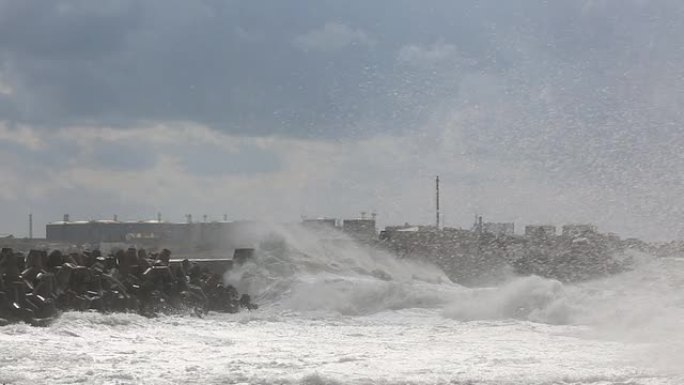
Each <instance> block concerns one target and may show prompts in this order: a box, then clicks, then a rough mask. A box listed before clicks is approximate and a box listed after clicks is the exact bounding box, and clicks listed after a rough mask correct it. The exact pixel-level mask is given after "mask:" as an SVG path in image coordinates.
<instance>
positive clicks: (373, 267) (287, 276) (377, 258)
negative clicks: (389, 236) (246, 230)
mask: <svg viewBox="0 0 684 385" xmlns="http://www.w3.org/2000/svg"><path fill="white" fill-rule="evenodd" d="M224 278H225V282H226V283H228V284H231V285H233V286H235V287H236V288H237V289H238V290H239V291H245V292H249V293H253V296H254V297H255V299H256V300H257V301H260V303H262V304H264V305H266V306H269V305H271V306H279V307H282V308H286V309H293V310H301V311H319V310H324V311H334V312H338V313H340V314H368V313H373V312H378V311H383V310H392V309H401V308H411V307H438V306H441V305H443V304H445V303H446V302H448V301H449V298H450V297H451V295H452V292H453V291H458V290H461V289H462V288H461V287H460V286H458V285H454V284H453V283H451V281H450V280H449V279H448V278H447V277H446V275H445V274H444V273H443V272H442V271H441V270H439V269H438V268H437V267H435V266H433V265H430V264H427V263H422V262H418V261H411V260H400V259H397V258H395V257H394V256H392V255H391V254H390V253H388V252H385V251H383V250H379V249H376V248H371V247H368V246H365V245H361V244H359V243H357V242H355V241H354V240H352V239H350V238H349V237H347V236H346V235H344V234H342V233H340V232H338V231H335V230H332V229H319V230H311V229H306V228H304V227H301V226H292V227H287V228H285V227H278V226H273V227H272V231H271V232H270V233H269V234H268V235H266V236H265V238H264V240H263V242H262V244H261V247H259V248H258V249H257V252H256V253H255V256H254V259H253V260H252V261H249V262H248V263H245V264H244V265H242V266H239V267H237V268H236V269H234V270H232V271H230V272H228V273H227V274H226V275H225V277H224Z"/></svg>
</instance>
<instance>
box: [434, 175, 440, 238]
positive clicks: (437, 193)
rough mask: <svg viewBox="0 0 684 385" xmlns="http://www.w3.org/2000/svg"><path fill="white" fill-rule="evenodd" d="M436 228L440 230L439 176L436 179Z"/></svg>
mask: <svg viewBox="0 0 684 385" xmlns="http://www.w3.org/2000/svg"><path fill="white" fill-rule="evenodd" d="M435 195H436V197H435V198H436V199H435V206H436V207H435V208H436V210H435V226H437V229H439V175H438V176H437V177H436V178H435Z"/></svg>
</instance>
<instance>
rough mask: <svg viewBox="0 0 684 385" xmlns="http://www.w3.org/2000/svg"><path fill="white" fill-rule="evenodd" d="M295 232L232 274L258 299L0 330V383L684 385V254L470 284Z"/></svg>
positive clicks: (69, 317)
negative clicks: (204, 310) (600, 273)
mask: <svg viewBox="0 0 684 385" xmlns="http://www.w3.org/2000/svg"><path fill="white" fill-rule="evenodd" d="M287 236H288V240H287V241H288V244H289V245H290V246H289V247H288V249H287V250H286V251H284V250H282V249H274V250H265V251H263V252H261V253H260V255H259V256H258V258H257V260H256V261H255V263H254V264H250V265H247V266H245V267H243V268H242V269H240V270H236V271H234V272H232V273H231V274H229V275H227V276H226V277H225V278H226V280H227V281H228V282H230V283H232V284H234V285H236V286H238V287H239V288H240V289H242V290H245V289H247V290H249V291H250V292H251V293H253V294H254V297H255V298H256V300H257V302H259V303H260V304H262V307H261V308H260V309H259V310H257V311H253V312H242V313H239V314H214V313H211V314H209V315H208V316H207V317H205V318H201V319H200V318H197V317H193V316H190V315H174V316H161V317H158V318H154V319H149V318H145V317H141V316H138V315H135V314H111V315H103V314H98V313H66V314H64V315H63V316H62V317H61V318H60V319H59V320H58V321H57V322H55V323H54V324H53V325H51V326H49V327H45V328H33V327H30V326H27V325H24V324H17V325H9V326H5V327H0V383H2V384H77V383H82V384H238V383H245V384H438V383H443V384H469V385H474V384H596V385H598V384H601V385H604V384H606V385H607V384H621V385H627V384H629V385H634V384H684V260H682V259H676V258H670V259H655V258H651V257H649V256H639V262H638V264H637V267H636V268H635V269H634V270H633V271H630V272H626V273H623V274H620V275H617V276H613V277H609V278H605V279H601V280H597V281H592V282H585V283H582V284H576V285H563V284H561V283H560V282H557V281H554V280H548V279H543V278H539V277H511V278H510V280H509V281H508V282H506V283H504V284H502V285H501V286H499V287H495V288H482V289H468V288H464V287H461V286H459V285H457V284H454V283H451V282H450V281H449V280H448V279H446V277H445V276H444V275H443V274H442V273H441V272H440V271H439V270H437V269H436V268H434V267H431V266H429V265H421V264H417V263H409V262H406V261H398V260H396V259H394V258H392V256H390V255H386V254H384V253H380V252H373V251H369V250H365V249H364V248H362V247H359V246H356V245H353V244H351V243H342V244H335V245H334V246H333V245H331V244H330V243H329V242H320V241H319V240H318V239H317V238H316V237H312V236H310V235H307V234H305V233H301V234H292V233H288V234H287Z"/></svg>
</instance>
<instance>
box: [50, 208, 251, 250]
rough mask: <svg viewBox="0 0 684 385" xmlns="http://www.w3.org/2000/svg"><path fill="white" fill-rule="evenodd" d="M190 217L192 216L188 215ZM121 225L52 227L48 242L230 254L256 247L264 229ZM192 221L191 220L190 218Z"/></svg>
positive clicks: (223, 224)
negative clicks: (234, 250)
mask: <svg viewBox="0 0 684 385" xmlns="http://www.w3.org/2000/svg"><path fill="white" fill-rule="evenodd" d="M188 217H189V215H188ZM157 218H158V219H156V220H154V219H153V220H144V221H118V220H111V219H103V220H91V221H71V220H70V218H69V215H68V214H66V215H64V220H62V221H58V222H52V223H49V224H48V225H47V226H46V227H45V232H46V240H47V242H54V243H69V244H72V245H84V244H90V245H102V244H117V243H121V244H132V245H139V246H143V247H168V248H173V249H174V251H176V250H193V251H196V250H230V249H234V248H240V247H253V243H254V242H256V241H255V237H256V234H257V233H258V231H257V230H259V229H260V228H261V227H260V225H259V224H258V223H257V222H251V221H235V222H190V221H188V222H186V223H172V222H164V221H160V220H159V216H158V217H157ZM188 219H190V218H188Z"/></svg>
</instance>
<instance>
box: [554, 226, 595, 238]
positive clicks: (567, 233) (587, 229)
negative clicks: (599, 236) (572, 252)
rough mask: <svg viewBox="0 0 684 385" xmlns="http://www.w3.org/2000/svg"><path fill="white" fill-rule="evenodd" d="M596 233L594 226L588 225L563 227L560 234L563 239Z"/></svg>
mask: <svg viewBox="0 0 684 385" xmlns="http://www.w3.org/2000/svg"><path fill="white" fill-rule="evenodd" d="M596 232H597V229H596V226H594V225H589V224H573V225H564V226H563V227H562V230H561V233H562V235H563V236H564V237H572V238H577V237H583V236H586V235H588V234H594V233H596Z"/></svg>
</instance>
